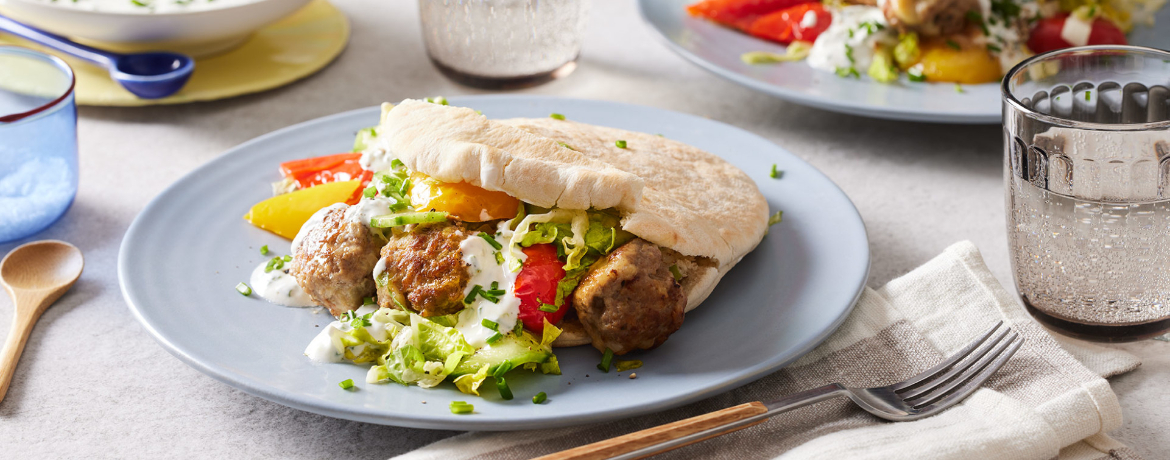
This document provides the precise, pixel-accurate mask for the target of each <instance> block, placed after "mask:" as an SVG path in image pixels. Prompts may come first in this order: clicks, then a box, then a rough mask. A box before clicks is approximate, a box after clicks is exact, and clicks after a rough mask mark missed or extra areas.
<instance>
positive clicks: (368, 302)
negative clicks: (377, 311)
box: [362, 297, 378, 305]
mask: <svg viewBox="0 0 1170 460" xmlns="http://www.w3.org/2000/svg"><path fill="white" fill-rule="evenodd" d="M376 303H378V302H375V301H374V298H373V297H366V298H364V299H362V305H373V304H376Z"/></svg>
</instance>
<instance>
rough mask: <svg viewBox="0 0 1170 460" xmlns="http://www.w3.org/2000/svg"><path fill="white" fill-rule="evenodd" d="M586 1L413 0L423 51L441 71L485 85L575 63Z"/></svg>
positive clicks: (535, 80) (537, 76)
mask: <svg viewBox="0 0 1170 460" xmlns="http://www.w3.org/2000/svg"><path fill="white" fill-rule="evenodd" d="M588 5H589V2H587V1H583V0H419V13H420V16H421V17H422V30H423V42H424V43H426V47H427V54H428V55H429V56H430V58H431V61H432V62H433V63H434V64H435V67H437V68H438V69H439V70H440V71H442V72H443V74H444V75H446V76H447V77H449V78H451V79H452V80H455V81H457V82H459V83H462V84H465V85H468V86H474V87H478V88H487V89H506V88H522V87H527V86H534V85H538V84H541V83H544V82H547V81H549V80H553V79H555V78H560V77H563V76H565V75H568V74H569V73H571V72H572V71H573V69H575V68H576V66H577V55H578V54H579V53H580V51H581V36H582V34H583V32H584V28H585V17H586V15H587V14H588Z"/></svg>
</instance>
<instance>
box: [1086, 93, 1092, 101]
mask: <svg viewBox="0 0 1170 460" xmlns="http://www.w3.org/2000/svg"><path fill="white" fill-rule="evenodd" d="M1092 93H1093V92H1092V91H1085V100H1086V101H1088V100H1089V95H1090V94H1092Z"/></svg>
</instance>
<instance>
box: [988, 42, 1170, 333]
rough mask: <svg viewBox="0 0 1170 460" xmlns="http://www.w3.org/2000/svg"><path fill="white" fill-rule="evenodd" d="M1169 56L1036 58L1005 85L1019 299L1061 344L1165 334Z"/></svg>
mask: <svg viewBox="0 0 1170 460" xmlns="http://www.w3.org/2000/svg"><path fill="white" fill-rule="evenodd" d="M1168 114H1170V53H1167V52H1165V51H1159V50H1154V49H1149V48H1140V47H1133V46H1090V47H1080V48H1070V49H1066V50H1060V51H1054V52H1050V53H1046V54H1041V55H1038V56H1035V57H1033V58H1031V59H1028V60H1027V61H1024V62H1022V63H1020V64H1019V65H1017V66H1016V67H1015V68H1014V69H1012V70H1011V72H1009V73H1008V75H1007V77H1005V78H1004V81H1003V127H1004V153H1005V155H1004V182H1005V185H1006V188H1007V196H1006V199H1007V203H1006V204H1007V227H1008V244H1009V245H1010V249H1011V255H1012V266H1013V267H1012V268H1013V271H1014V273H1015V280H1016V288H1017V290H1018V291H1019V293H1020V296H1021V297H1023V300H1024V303H1025V304H1026V305H1027V306H1028V309H1029V311H1030V312H1031V313H1032V315H1033V316H1034V317H1036V319H1038V320H1039V321H1041V322H1042V323H1045V324H1046V325H1047V326H1049V327H1051V328H1053V329H1056V330H1058V331H1060V332H1062V333H1065V334H1069V335H1073V336H1077V337H1082V338H1087V339H1094V340H1103V341H1126V340H1139V339H1143V338H1148V337H1152V336H1155V335H1158V334H1161V333H1163V332H1165V331H1167V330H1170V115H1168Z"/></svg>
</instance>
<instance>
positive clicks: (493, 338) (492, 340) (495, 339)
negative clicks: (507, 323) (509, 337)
mask: <svg viewBox="0 0 1170 460" xmlns="http://www.w3.org/2000/svg"><path fill="white" fill-rule="evenodd" d="M502 338H504V334H501V333H499V332H497V333H495V334H492V336H491V337H488V338H487V340H486V342H487V343H488V345H491V344H493V343H496V342H498V341H499V340H500V339H502Z"/></svg>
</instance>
